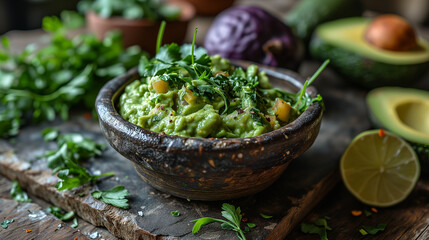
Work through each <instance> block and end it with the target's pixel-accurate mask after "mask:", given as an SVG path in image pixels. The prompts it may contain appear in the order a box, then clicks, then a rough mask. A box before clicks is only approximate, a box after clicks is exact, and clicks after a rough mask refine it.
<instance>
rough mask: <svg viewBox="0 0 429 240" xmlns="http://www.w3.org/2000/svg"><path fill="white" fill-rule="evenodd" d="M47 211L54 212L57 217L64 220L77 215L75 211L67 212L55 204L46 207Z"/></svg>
mask: <svg viewBox="0 0 429 240" xmlns="http://www.w3.org/2000/svg"><path fill="white" fill-rule="evenodd" d="M46 211H48V212H49V213H52V214H53V215H54V216H55V217H57V218H59V219H60V220H63V221H68V220H70V219H72V218H74V217H75V215H74V212H73V211H70V212H65V211H63V210H62V209H61V208H59V207H55V206H51V207H48V208H46Z"/></svg>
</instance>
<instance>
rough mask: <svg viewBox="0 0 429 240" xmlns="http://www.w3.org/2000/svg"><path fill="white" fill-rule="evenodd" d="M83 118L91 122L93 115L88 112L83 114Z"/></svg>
mask: <svg viewBox="0 0 429 240" xmlns="http://www.w3.org/2000/svg"><path fill="white" fill-rule="evenodd" d="M83 118H85V120H91V118H92V114H91V113H89V112H86V113H84V114H83Z"/></svg>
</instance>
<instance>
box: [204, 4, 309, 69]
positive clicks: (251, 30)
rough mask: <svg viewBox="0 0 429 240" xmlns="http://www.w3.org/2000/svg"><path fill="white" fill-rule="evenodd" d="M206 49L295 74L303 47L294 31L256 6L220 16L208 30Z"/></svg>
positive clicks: (227, 56)
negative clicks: (288, 70)
mask: <svg viewBox="0 0 429 240" xmlns="http://www.w3.org/2000/svg"><path fill="white" fill-rule="evenodd" d="M204 47H205V48H206V49H207V51H208V52H209V54H210V55H215V54H219V55H220V56H222V57H224V58H228V59H243V60H250V61H254V62H257V63H261V64H264V65H270V66H274V67H284V68H289V69H293V70H296V69H297V68H298V66H299V63H300V61H301V58H302V55H303V54H302V50H303V48H302V44H301V42H300V40H298V38H297V37H295V35H294V34H293V32H292V30H291V28H289V27H288V26H286V25H285V24H284V23H283V22H282V21H280V20H279V19H277V18H276V17H274V16H273V15H271V14H270V13H268V12H267V11H265V10H263V9H262V8H259V7H254V6H237V7H232V8H229V9H227V10H225V11H223V12H222V13H220V14H219V15H218V16H217V17H216V19H215V20H214V22H213V24H212V25H211V27H210V28H209V30H208V32H207V35H206V38H205V41H204Z"/></svg>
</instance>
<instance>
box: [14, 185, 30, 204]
mask: <svg viewBox="0 0 429 240" xmlns="http://www.w3.org/2000/svg"><path fill="white" fill-rule="evenodd" d="M10 195H11V197H12V198H13V199H14V200H15V201H17V202H31V199H30V198H29V197H28V195H27V193H26V192H25V191H24V190H22V188H21V186H20V185H19V183H18V181H16V180H14V181H13V182H12V188H11V189H10Z"/></svg>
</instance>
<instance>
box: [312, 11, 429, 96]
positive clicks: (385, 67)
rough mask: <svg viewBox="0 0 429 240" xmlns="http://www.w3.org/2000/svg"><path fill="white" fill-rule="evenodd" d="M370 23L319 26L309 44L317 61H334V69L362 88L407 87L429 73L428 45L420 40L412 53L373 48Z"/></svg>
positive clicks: (366, 20) (346, 20)
mask: <svg viewBox="0 0 429 240" xmlns="http://www.w3.org/2000/svg"><path fill="white" fill-rule="evenodd" d="M370 22H371V19H369V18H362V17H355V18H344V19H340V20H335V21H331V22H327V23H324V24H321V25H319V27H317V29H316V30H315V33H314V34H313V37H312V40H311V43H310V53H311V55H312V56H313V57H314V58H317V59H320V60H324V59H330V60H331V67H333V68H334V69H335V70H337V71H338V72H339V73H340V74H342V75H344V76H345V80H348V81H352V82H354V83H357V84H359V85H361V86H364V87H368V88H375V87H379V86H388V85H398V86H406V85H409V84H410V83H412V82H414V81H416V80H418V79H419V78H421V77H422V76H423V75H424V74H425V73H426V72H427V71H428V70H429V43H428V42H427V41H425V40H424V39H422V38H418V39H417V44H418V47H416V48H415V49H413V50H410V51H390V50H383V49H380V48H377V47H375V46H372V45H371V44H369V43H368V42H367V41H366V40H365V39H364V35H365V30H366V29H367V27H368V25H369V24H370Z"/></svg>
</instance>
